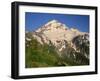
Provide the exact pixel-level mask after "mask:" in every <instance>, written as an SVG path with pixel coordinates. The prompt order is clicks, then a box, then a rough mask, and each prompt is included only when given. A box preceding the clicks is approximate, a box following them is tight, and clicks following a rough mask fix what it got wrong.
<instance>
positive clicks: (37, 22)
mask: <svg viewBox="0 0 100 81" xmlns="http://www.w3.org/2000/svg"><path fill="white" fill-rule="evenodd" d="M53 19H55V20H58V21H59V22H61V23H63V24H65V25H66V26H68V27H69V28H77V29H78V30H80V31H82V32H89V16H88V15H71V14H51V13H33V12H26V13H25V29H26V30H27V31H34V30H36V29H38V28H39V27H41V26H43V25H44V24H46V23H47V22H49V21H51V20H53Z"/></svg>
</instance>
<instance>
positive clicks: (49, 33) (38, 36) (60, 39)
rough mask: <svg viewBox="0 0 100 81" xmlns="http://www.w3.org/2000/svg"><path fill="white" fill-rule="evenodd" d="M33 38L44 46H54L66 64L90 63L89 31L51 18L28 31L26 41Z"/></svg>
mask: <svg viewBox="0 0 100 81" xmlns="http://www.w3.org/2000/svg"><path fill="white" fill-rule="evenodd" d="M32 39H34V40H35V41H37V43H39V44H40V45H42V46H43V45H48V46H52V47H53V49H54V51H56V53H57V55H58V56H59V57H60V58H62V59H63V60H64V61H65V62H64V64H66V63H67V62H69V63H67V64H71V65H76V64H77V65H87V64H89V34H88V33H87V32H81V31H79V30H78V29H76V28H69V27H67V26H66V25H65V24H63V23H60V22H59V21H57V20H51V21H49V22H48V23H46V24H45V25H43V26H42V27H40V28H38V29H37V30H35V31H33V32H26V43H27V42H29V41H32ZM27 46H29V45H28V44H27ZM48 51H49V49H48ZM50 52H51V51H50Z"/></svg>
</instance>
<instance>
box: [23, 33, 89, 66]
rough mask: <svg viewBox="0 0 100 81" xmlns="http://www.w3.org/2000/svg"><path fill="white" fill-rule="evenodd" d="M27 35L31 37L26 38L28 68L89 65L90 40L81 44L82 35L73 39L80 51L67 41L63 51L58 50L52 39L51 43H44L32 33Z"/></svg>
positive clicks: (26, 62) (26, 64) (26, 63)
mask: <svg viewBox="0 0 100 81" xmlns="http://www.w3.org/2000/svg"><path fill="white" fill-rule="evenodd" d="M26 37H27V38H28V39H31V40H25V41H26V42H25V45H26V47H25V54H26V55H25V67H26V68H33V67H53V66H55V67H56V66H77V65H89V58H87V57H89V42H88V44H87V43H85V42H82V43H81V44H80V41H79V40H80V37H77V38H75V39H74V40H73V43H75V45H76V46H77V49H78V50H79V51H80V52H76V51H75V50H74V49H73V48H72V47H71V45H69V44H68V43H67V41H65V45H66V48H65V49H63V51H62V52H61V53H58V52H57V49H56V48H55V46H54V45H53V44H52V42H51V41H49V42H50V43H49V45H48V44H45V43H44V44H43V45H42V44H40V43H39V42H38V41H37V40H36V39H34V38H33V37H32V34H31V33H27V34H26ZM82 41H83V40H82ZM59 54H61V56H60V55H59ZM86 56H87V57H86Z"/></svg>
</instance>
